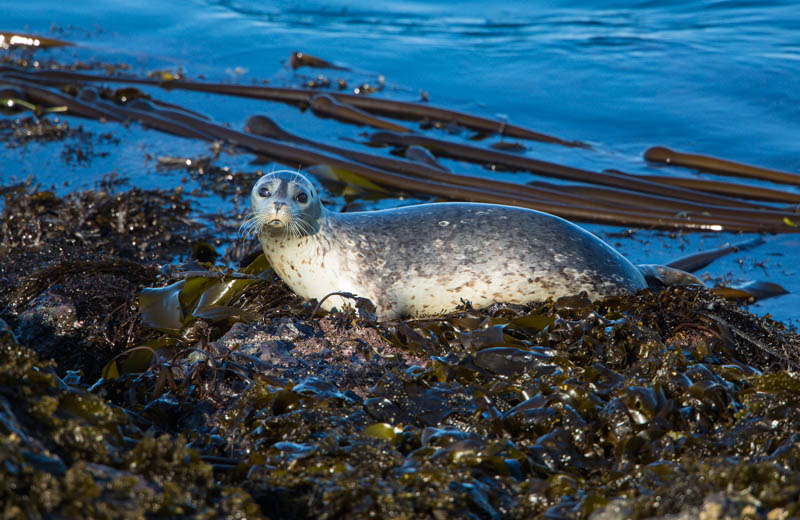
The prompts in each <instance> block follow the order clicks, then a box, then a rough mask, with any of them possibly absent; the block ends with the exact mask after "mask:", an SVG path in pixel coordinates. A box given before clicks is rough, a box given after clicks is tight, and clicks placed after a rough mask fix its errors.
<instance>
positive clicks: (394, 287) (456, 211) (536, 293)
mask: <svg viewBox="0 0 800 520" xmlns="http://www.w3.org/2000/svg"><path fill="white" fill-rule="evenodd" d="M264 186H267V187H268V190H267V191H268V192H269V193H270V195H269V196H268V197H265V196H262V195H264V194H265V193H266V192H265V191H264V189H263V187H264ZM300 193H305V194H306V196H307V201H306V203H300V202H299V201H298V198H300V199H302V198H303V197H302V196H299V194H300ZM251 207H252V211H253V215H254V216H253V218H252V219H250V220H249V221H248V222H247V223H245V225H244V228H245V229H246V230H247V231H251V232H254V233H256V234H257V235H258V237H259V239H260V241H261V244H262V247H263V249H264V253H265V254H266V256H267V259H268V260H269V261H270V264H271V265H272V266H273V268H274V269H275V271H276V272H277V274H278V275H279V276H280V277H281V278H282V279H283V280H284V281H285V282H286V284H287V285H288V286H289V287H290V288H291V289H292V290H293V291H295V292H296V293H297V294H298V295H300V296H302V297H305V298H316V299H318V300H321V299H322V298H323V297H324V296H326V295H328V294H329V293H332V292H341V291H343V292H350V293H354V294H357V295H359V296H363V297H366V298H369V299H370V300H372V301H373V303H375V305H376V306H377V310H378V316H379V318H381V319H392V318H399V317H407V316H432V315H439V314H443V313H447V312H451V311H453V310H455V309H456V307H457V306H459V305H461V304H462V303H463V302H464V301H468V302H470V303H471V304H472V305H473V306H474V307H475V308H480V307H485V306H487V305H489V304H491V303H493V302H500V301H502V302H510V303H527V302H530V301H534V300H544V299H547V298H548V297H553V298H557V297H560V296H566V295H572V294H577V293H578V292H580V291H586V292H587V293H588V295H589V296H590V297H592V298H597V297H603V296H608V295H612V294H620V293H626V292H635V291H637V290H639V289H642V288H645V287H647V283H646V282H645V279H644V278H643V276H642V274H641V273H640V272H639V270H638V269H637V268H636V266H634V265H633V264H631V263H630V262H629V261H628V260H627V259H625V257H623V256H622V255H620V254H619V253H618V252H617V251H616V250H614V249H613V248H612V247H611V246H609V245H608V244H606V243H605V242H603V241H602V240H600V239H599V238H597V237H596V236H595V235H593V234H591V233H589V232H588V231H586V230H584V229H582V228H580V227H578V226H576V225H574V224H571V223H570V222H567V221H566V220H563V219H561V218H558V217H555V216H553V215H548V214H546V213H541V212H538V211H533V210H529V209H523V208H517V207H511V206H500V205H493V204H475V203H460V202H455V203H438V204H421V205H417V206H408V207H404V208H397V209H389V210H380V211H365V212H357V213H335V212H332V211H328V210H327V209H326V208H325V207H324V206H323V205H322V204H321V202H320V200H319V196H318V194H317V192H316V190H315V189H314V186H313V185H312V184H311V183H310V182H308V180H307V179H305V178H304V177H303V176H302V175H300V174H297V173H293V172H286V171H281V172H275V173H271V174H268V175H265V176H264V177H262V178H261V179H259V181H258V182H257V183H256V185H255V186H254V187H253V191H252V195H251ZM297 222H301V223H302V224H296V223H297ZM293 223H295V224H293ZM290 230H294V231H290ZM298 230H300V232H299V233H298ZM343 303H344V300H343V299H342V298H339V297H331V298H329V299H327V300H326V301H325V303H324V305H323V307H325V308H326V309H331V308H334V307H341V305H342V304H343Z"/></svg>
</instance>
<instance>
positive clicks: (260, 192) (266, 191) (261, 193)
mask: <svg viewBox="0 0 800 520" xmlns="http://www.w3.org/2000/svg"><path fill="white" fill-rule="evenodd" d="M270 195H272V193H270V192H269V188H267V187H266V186H261V187H260V188H258V196H259V197H264V198H267V197H269V196H270Z"/></svg>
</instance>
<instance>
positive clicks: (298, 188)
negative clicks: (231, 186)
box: [243, 170, 323, 238]
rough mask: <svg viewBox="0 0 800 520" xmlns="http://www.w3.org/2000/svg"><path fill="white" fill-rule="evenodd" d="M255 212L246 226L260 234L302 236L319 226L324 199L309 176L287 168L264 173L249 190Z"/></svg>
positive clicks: (288, 236) (252, 208) (285, 236)
mask: <svg viewBox="0 0 800 520" xmlns="http://www.w3.org/2000/svg"><path fill="white" fill-rule="evenodd" d="M250 209H251V210H252V212H253V216H252V217H251V218H250V219H248V220H247V222H245V224H244V226H243V228H244V230H245V231H246V232H248V233H253V232H255V234H256V235H257V236H259V237H261V236H265V235H267V236H271V237H275V238H279V237H283V238H300V237H303V236H306V235H313V234H314V233H316V232H317V231H318V230H319V224H320V217H321V216H322V211H323V208H322V203H321V202H320V200H319V195H318V194H317V190H316V189H315V188H314V185H313V184H311V183H310V182H309V181H308V179H306V178H305V177H303V176H302V175H300V174H299V173H294V172H291V171H288V170H281V171H277V172H272V173H269V174H267V175H264V176H263V177H261V178H260V179H259V180H258V182H256V184H255V186H253V190H252V191H251V192H250Z"/></svg>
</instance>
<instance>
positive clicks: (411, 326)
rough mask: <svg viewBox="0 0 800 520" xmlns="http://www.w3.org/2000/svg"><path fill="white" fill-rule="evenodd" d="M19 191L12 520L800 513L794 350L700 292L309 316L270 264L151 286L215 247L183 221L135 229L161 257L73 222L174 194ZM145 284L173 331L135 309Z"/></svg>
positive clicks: (11, 278)
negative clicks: (405, 316) (99, 209)
mask: <svg viewBox="0 0 800 520" xmlns="http://www.w3.org/2000/svg"><path fill="white" fill-rule="evenodd" d="M6 195H7V203H6V207H5V210H4V212H3V215H2V217H3V219H2V221H3V227H2V228H1V229H3V230H12V232H8V233H5V234H4V235H3V236H2V244H3V245H4V247H6V251H7V252H9V253H10V254H11V255H12V256H13V262H7V263H5V264H4V266H3V267H4V272H3V276H2V278H0V280H2V286H1V287H0V289H2V292H1V294H2V295H3V296H2V305H0V307H2V309H3V310H2V314H1V315H0V319H2V320H3V321H0V348H2V352H1V353H0V429H1V430H0V459H2V464H0V475H2V479H1V480H2V484H0V501H1V502H2V504H3V514H4V516H5V517H9V518H14V517H38V516H62V517H74V516H90V517H124V516H129V517H131V518H133V517H142V516H147V517H156V516H193V517H194V516H197V517H215V516H225V517H239V518H243V517H248V518H257V517H268V518H367V517H384V518H388V517H405V518H431V517H433V518H446V517H452V518H463V517H471V518H520V519H522V518H531V517H547V518H586V517H593V518H645V517H650V516H663V515H669V514H676V515H681V517H683V518H693V517H697V516H698V515H699V514H700V513H701V512H703V513H705V514H711V513H713V512H716V513H715V514H717V516H708V517H709V518H722V517H723V514H724V515H727V517H739V516H749V517H751V518H789V517H792V516H795V515H797V514H799V513H800V511H798V509H797V507H798V506H797V504H798V499H800V485H798V482H800V466H798V463H797V461H798V460H800V459H799V458H798V455H800V454H798V453H797V449H798V448H797V446H798V444H797V433H796V431H797V429H798V428H799V427H800V414H799V413H798V406H797V404H798V395H800V379H797V377H796V375H794V373H795V372H794V371H795V370H796V369H797V367H798V365H800V351H798V345H799V344H800V337H798V336H797V335H796V334H794V333H792V332H790V331H787V330H785V329H783V327H782V326H781V325H780V324H777V323H774V322H772V321H770V320H768V319H763V318H756V317H755V316H753V315H751V314H749V313H747V312H746V311H744V310H742V309H740V308H738V307H737V306H736V305H734V304H732V303H729V302H726V301H724V300H721V299H719V298H718V297H716V296H714V295H713V294H711V293H709V292H708V291H706V290H704V289H699V288H694V289H691V288H690V289H673V290H665V291H662V292H661V293H659V294H652V293H650V292H644V293H642V294H639V295H636V296H631V297H627V298H620V299H613V300H606V301H602V302H590V301H588V300H587V299H585V298H582V297H580V296H579V297H573V298H564V299H561V300H558V301H556V302H544V303H541V304H537V305H534V306H533V307H523V306H506V305H502V304H498V305H495V306H493V307H491V308H489V309H487V310H485V311H481V312H477V311H472V310H465V311H463V312H461V313H459V314H456V315H452V316H448V317H443V318H439V319H427V320H417V321H408V322H403V321H398V322H387V323H376V322H375V321H373V320H372V319H371V317H370V314H369V312H367V311H369V309H368V308H363V309H361V311H358V310H357V309H356V310H351V311H348V312H345V313H333V314H329V315H326V316H324V317H321V318H320V317H314V318H310V316H312V314H313V312H314V306H313V304H310V303H308V302H303V301H301V300H299V299H297V298H296V297H294V296H293V295H292V294H291V293H289V292H288V291H287V290H286V288H285V286H284V285H283V284H282V283H281V282H280V281H279V280H278V279H277V278H276V277H275V276H274V275H272V274H270V271H269V270H267V272H266V274H264V275H261V276H255V275H252V274H248V272H261V271H262V270H263V269H264V267H265V266H264V265H263V264H260V263H259V262H262V260H259V259H256V260H255V262H254V263H253V264H251V265H250V266H249V267H248V268H243V269H242V272H241V273H233V272H231V271H230V270H224V269H221V268H219V267H213V266H212V265H211V264H210V263H208V262H207V261H200V260H193V261H191V262H190V263H188V264H187V265H185V266H184V267H183V272H186V273H189V274H186V275H183V274H181V273H180V272H171V271H163V270H156V269H153V268H152V267H149V264H148V262H150V261H152V260H153V259H155V260H158V259H159V258H162V259H163V257H164V256H170V255H172V254H175V252H176V250H175V249H162V248H161V247H160V246H159V244H162V243H164V242H163V238H164V237H165V236H167V235H171V234H179V233H186V234H187V237H188V238H187V241H186V242H184V243H183V245H182V246H180V245H178V247H184V248H186V249H188V250H191V249H192V247H191V245H192V244H196V245H197V244H201V243H202V236H198V235H195V234H193V233H192V230H191V229H186V228H183V227H181V226H183V224H182V223H181V221H180V219H176V218H169V217H170V216H169V215H168V214H164V215H163V216H162V217H157V218H156V220H155V223H153V222H152V221H149V222H148V224H147V226H144V223H142V226H143V227H141V228H137V229H138V231H137V232H136V233H134V234H133V236H134V237H135V238H136V240H141V241H142V243H146V244H150V245H152V247H145V248H135V247H133V248H132V247H131V245H130V243H131V240H132V237H131V236H130V235H127V234H124V233H114V232H113V227H112V228H109V229H107V230H106V231H104V232H101V230H103V229H104V228H103V227H102V224H103V221H102V220H100V221H98V220H96V219H94V218H89V219H87V221H86V223H85V224H83V225H82V226H81V227H78V228H75V227H74V226H72V227H68V226H65V225H63V222H62V221H61V220H60V219H70V218H74V217H72V213H71V212H72V211H73V210H71V209H70V208H71V207H76V208H78V207H80V208H81V209H83V210H85V207H84V206H80V204H82V203H83V202H84V201H85V200H86V199H85V197H91V198H90V199H89V200H92V201H93V204H96V205H99V206H102V204H103V200H104V197H107V198H109V199H114V200H118V201H120V202H119V203H120V204H121V207H124V205H125V201H126V200H128V198H131V199H130V200H135V201H139V202H138V203H141V202H142V201H150V202H148V203H151V204H154V205H153V209H152V214H153V215H158V214H159V213H158V211H159V210H158V209H157V208H159V207H161V204H163V203H164V202H163V201H164V199H163V197H164V194H162V193H158V192H155V193H148V192H140V191H132V192H122V193H119V194H105V195H103V194H100V193H93V194H91V195H89V194H83V195H78V196H70V197H69V198H67V199H64V200H62V199H59V198H57V197H55V196H53V195H52V194H51V195H46V196H42V195H39V194H37V193H36V192H33V193H30V192H29V191H28V190H26V189H25V188H24V187H20V188H18V189H16V190H11V191H9V192H8V193H7V194H6ZM178 203H179V199H175V200H172V201H171V204H174V206H173V209H175V208H181V207H182V206H181V205H180V204H178ZM53 207H58V208H61V211H59V212H53V211H50V209H51V208H53ZM20 214H22V215H25V216H26V226H27V227H25V228H23V229H27V231H25V232H22V231H16V228H14V227H13V226H17V225H19V224H18V223H17V222H16V220H17V216H18V215H20ZM37 222H38V224H37ZM90 230H95V232H91V233H90V232H89V231H90ZM76 233H81V234H82V235H83V236H84V238H85V240H80V239H78V238H75V234H76ZM70 242H72V243H73V247H72V248H71V249H70V248H68V247H67V245H68V244H70ZM58 247H60V248H62V249H63V250H67V251H71V253H70V254H69V256H67V257H66V258H53V256H52V255H51V253H52V251H54V250H55V249H56V248H58ZM208 247H210V246H209V245H208V244H206V245H203V246H198V247H195V248H194V249H195V251H197V252H201V251H203V250H204V249H206V248H208ZM123 255H124V256H123ZM187 256H189V254H188V253H187ZM201 256H202V255H201ZM161 261H163V260H161ZM190 268H191V269H194V270H189V269H190ZM201 268H202V269H206V271H207V272H205V273H204V272H203V271H202V269H201ZM198 269H201V270H198ZM215 272H216V274H215V275H214V274H212V273H215ZM152 286H158V287H162V288H163V289H159V291H160V292H158V293H156V294H154V295H152V294H151V295H152V296H153V297H154V298H155V300H154V301H159V299H161V300H163V301H173V302H174V305H176V306H177V307H176V308H177V310H178V311H179V314H178V315H177V319H176V320H174V318H175V316H173V321H158V319H157V317H158V316H159V313H158V312H157V311H154V310H153V308H152V305H149V304H145V303H144V300H143V299H142V296H140V294H141V291H142V289H144V288H146V287H152ZM182 293H183V294H182ZM150 301H153V298H150ZM101 302H106V303H101ZM165 308H166V309H167V310H169V306H166V307H165ZM265 310H267V311H266V312H265ZM139 311H141V312H142V313H144V314H143V316H142V318H141V319H140V318H139V317H138V313H139ZM36 319H38V320H40V322H41V323H46V324H49V326H48V327H44V328H41V327H39V328H35V327H31V326H30V324H31V323H32V322H33V320H36ZM148 324H150V325H153V326H155V327H157V328H158V329H159V330H156V329H155V328H152V327H151V326H149V325H148ZM33 330H35V331H36V334H33V333H32V331H33ZM55 346H57V347H55ZM143 354H147V355H143ZM87 358H90V359H87ZM53 359H56V360H57V362H56V361H53ZM112 364H113V365H115V370H114V371H113V373H111V371H109V370H108V367H109V366H111V365H112ZM104 366H105V367H106V368H107V369H106V372H105V374H104V375H105V377H100V368H101V367H104Z"/></svg>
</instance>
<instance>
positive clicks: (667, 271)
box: [636, 264, 706, 289]
mask: <svg viewBox="0 0 800 520" xmlns="http://www.w3.org/2000/svg"><path fill="white" fill-rule="evenodd" d="M636 267H638V268H639V271H640V272H641V273H642V276H644V279H645V281H646V282H647V285H648V286H649V287H650V288H651V289H662V288H664V287H669V286H671V285H702V286H703V287H705V285H706V284H704V283H703V281H702V280H700V278H698V277H696V276H695V275H693V274H691V273H687V272H686V271H681V270H680V269H675V268H674V267H667V266H665V265H658V264H639V265H637V266H636Z"/></svg>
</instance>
